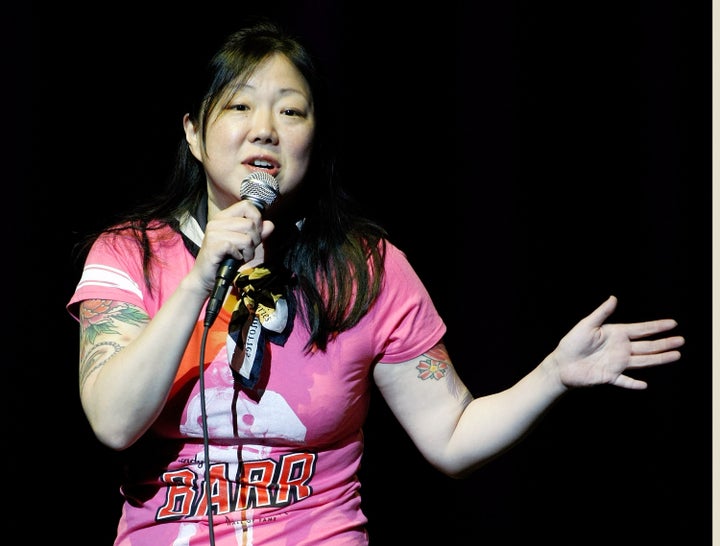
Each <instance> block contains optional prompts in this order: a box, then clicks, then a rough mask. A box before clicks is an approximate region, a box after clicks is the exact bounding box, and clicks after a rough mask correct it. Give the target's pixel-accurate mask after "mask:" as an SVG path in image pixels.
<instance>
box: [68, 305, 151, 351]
mask: <svg viewBox="0 0 720 546" xmlns="http://www.w3.org/2000/svg"><path fill="white" fill-rule="evenodd" d="M116 320H119V321H120V322H125V323H127V324H143V323H146V322H148V320H149V318H148V316H147V315H145V314H144V313H141V312H139V311H138V309H137V308H136V307H134V306H131V305H128V304H127V303H122V302H114V301H112V300H87V301H85V302H83V304H82V305H81V306H80V322H81V324H82V330H83V335H84V336H85V340H86V341H87V342H88V343H91V344H92V343H94V342H95V338H96V337H97V336H98V335H100V334H118V333H119V332H118V331H117V330H116V329H115V328H114V327H113V321H116Z"/></svg>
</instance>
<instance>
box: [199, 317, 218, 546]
mask: <svg viewBox="0 0 720 546" xmlns="http://www.w3.org/2000/svg"><path fill="white" fill-rule="evenodd" d="M209 331H210V326H209V325H207V324H206V325H205V328H203V335H202V341H201V343H200V416H201V418H202V431H203V453H204V457H205V495H206V496H207V511H208V534H209V538H210V546H215V527H214V523H213V507H212V483H211V482H210V440H209V438H208V426H207V408H206V405H205V345H206V342H207V336H208V332H209Z"/></svg>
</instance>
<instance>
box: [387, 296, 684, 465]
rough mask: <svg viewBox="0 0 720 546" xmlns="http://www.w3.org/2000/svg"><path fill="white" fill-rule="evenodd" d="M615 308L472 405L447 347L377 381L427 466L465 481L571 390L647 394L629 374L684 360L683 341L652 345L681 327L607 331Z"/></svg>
mask: <svg viewBox="0 0 720 546" xmlns="http://www.w3.org/2000/svg"><path fill="white" fill-rule="evenodd" d="M616 304H617V300H616V298H615V297H614V296H612V297H610V298H608V300H606V301H605V302H604V303H603V304H602V305H600V307H598V308H597V309H596V310H595V311H593V313H591V314H590V315H588V316H587V317H585V318H584V319H582V320H581V321H580V322H578V323H577V325H575V327H573V328H572V330H570V332H568V333H567V334H566V335H565V337H563V338H562V339H561V340H560V343H559V344H558V346H557V347H556V348H555V350H554V351H553V352H552V353H550V354H549V355H548V356H547V357H546V358H545V359H544V360H543V361H542V362H541V363H540V364H539V365H538V366H537V367H536V368H535V369H533V370H532V371H531V372H530V373H529V374H528V375H526V376H525V377H524V378H522V379H521V380H520V381H518V382H517V383H516V384H515V385H513V386H512V387H510V388H508V389H506V390H503V391H501V392H498V393H495V394H491V395H488V396H482V397H478V398H473V397H472V395H471V394H470V392H469V391H468V389H467V387H466V386H465V385H464V384H463V383H462V381H461V380H460V378H459V377H458V375H457V373H456V372H455V369H454V367H453V365H452V363H451V361H450V358H449V356H448V354H447V351H446V349H445V347H444V345H443V344H442V343H440V344H438V345H436V346H435V347H434V348H433V349H431V350H430V351H428V352H427V353H425V354H423V355H420V356H418V357H417V358H414V359H412V360H409V361H407V362H404V363H400V364H383V363H380V364H378V365H377V366H376V368H375V374H374V378H375V381H376V383H377V385H378V388H379V389H380V392H382V394H383V397H384V398H385V400H386V401H387V403H388V405H389V407H390V408H391V410H392V411H393V413H394V414H395V416H396V417H397V419H398V421H399V422H400V424H401V425H402V426H403V428H404V429H405V430H406V431H407V432H408V434H409V435H410V437H411V438H412V440H413V442H414V443H415V445H416V446H417V447H418V449H419V450H420V451H421V453H422V454H423V455H424V456H425V458H427V460H428V461H429V462H430V463H431V464H433V465H434V466H435V467H437V468H438V469H439V470H441V471H442V472H445V473H446V474H448V475H450V476H454V477H461V476H463V475H465V474H467V473H469V472H471V471H472V470H474V469H476V468H478V467H479V466H481V465H482V464H483V463H485V462H487V461H489V460H490V459H492V458H493V457H495V456H497V455H499V454H500V453H502V452H503V451H504V450H506V449H508V448H509V447H511V446H512V445H514V444H515V443H516V442H517V441H518V440H520V439H521V438H522V437H523V435H524V434H525V433H526V432H527V431H528V430H529V428H530V427H531V426H532V425H533V424H534V423H535V422H536V421H537V420H538V419H539V418H540V416H541V415H542V414H543V413H544V412H545V411H546V410H547V409H548V408H549V407H550V406H551V405H552V404H553V403H554V402H555V401H556V400H557V399H558V398H559V397H560V396H561V395H562V394H563V393H564V392H566V391H567V390H568V389H569V388H576V387H584V386H592V385H599V384H611V385H616V386H618V387H622V388H628V389H644V388H646V387H647V384H646V383H645V382H643V381H639V380H636V379H632V378H630V377H628V376H627V375H625V371H626V370H632V369H638V368H644V367H648V366H655V365H660V364H666V363H669V362H674V361H676V360H678V359H679V358H680V353H679V351H677V350H676V349H677V348H678V347H680V346H682V345H683V343H684V339H683V338H682V337H680V336H673V337H665V338H660V339H656V340H647V339H645V338H647V337H648V336H652V335H654V334H660V333H662V332H666V331H668V330H671V329H673V328H674V327H675V326H676V322H675V321H674V320H671V319H664V320H656V321H648V322H639V323H631V324H604V322H605V320H606V319H607V318H608V317H609V316H610V314H612V312H613V311H614V310H615V306H616ZM428 370H429V371H430V372H432V373H427V372H428Z"/></svg>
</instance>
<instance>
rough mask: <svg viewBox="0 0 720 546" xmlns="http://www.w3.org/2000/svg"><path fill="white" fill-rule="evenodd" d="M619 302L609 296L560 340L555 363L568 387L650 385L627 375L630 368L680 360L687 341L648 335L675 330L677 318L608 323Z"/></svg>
mask: <svg viewBox="0 0 720 546" xmlns="http://www.w3.org/2000/svg"><path fill="white" fill-rule="evenodd" d="M616 306H617V298H616V297H615V296H610V297H609V298H608V299H607V300H605V302H603V304H602V305H600V307H598V308H597V309H595V311H593V312H592V313H591V314H590V315H588V316H587V317H585V318H584V319H582V320H581V321H580V322H578V323H577V324H576V325H575V326H574V327H573V328H572V330H570V331H569V332H568V333H567V334H566V335H565V337H563V338H562V339H561V340H560V343H559V344H558V346H557V348H556V349H555V351H554V352H553V354H552V355H551V361H553V362H554V364H555V370H556V371H557V373H558V377H559V379H560V381H561V382H562V383H563V385H565V386H566V387H585V386H590V385H598V384H610V385H615V386H617V387H622V388H625V389H636V390H638V389H645V388H647V383H646V382H645V381H641V380H638V379H633V378H631V377H628V376H627V375H625V371H626V370H634V369H639V368H647V367H650V366H657V365H660V364H668V363H670V362H675V361H676V360H678V359H679V358H680V351H678V350H676V349H677V348H678V347H681V346H682V345H683V344H684V343H685V339H684V338H683V337H682V336H672V337H663V338H658V339H647V338H648V337H650V336H653V335H654V334H659V333H662V332H666V331H668V330H672V329H673V328H675V327H676V326H677V322H675V321H674V320H673V319H661V320H652V321H647V322H633V323H629V324H605V320H606V319H607V318H608V317H609V316H610V315H611V314H612V313H613V311H615V308H616Z"/></svg>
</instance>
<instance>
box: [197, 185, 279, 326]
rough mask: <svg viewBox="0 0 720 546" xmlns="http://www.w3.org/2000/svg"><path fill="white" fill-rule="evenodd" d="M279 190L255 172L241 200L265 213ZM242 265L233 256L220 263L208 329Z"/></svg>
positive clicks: (208, 310) (207, 312) (207, 316)
mask: <svg viewBox="0 0 720 546" xmlns="http://www.w3.org/2000/svg"><path fill="white" fill-rule="evenodd" d="M279 190H280V185H279V184H278V182H277V180H275V177H274V176H272V175H270V174H268V173H266V172H265V171H253V172H252V173H250V175H249V176H247V177H245V178H244V179H243V181H242V182H241V184H240V200H241V201H242V200H247V201H250V202H251V203H252V204H253V205H255V206H256V207H257V208H258V210H259V211H260V212H264V211H265V209H266V208H267V207H269V206H270V205H272V203H273V201H275V199H276V198H277V196H278V193H279ZM241 265H242V263H241V261H240V260H238V259H237V258H233V257H232V256H227V257H226V258H225V259H224V260H223V261H222V262H220V266H219V267H218V270H217V274H216V275H215V287H214V288H213V291H212V292H211V294H210V299H209V300H208V304H207V308H206V310H205V327H206V328H209V327H210V326H212V323H213V322H215V319H216V318H217V316H218V313H220V309H221V308H222V305H223V302H224V301H225V295H226V294H227V291H228V289H229V288H230V285H232V282H233V279H234V278H235V274H236V273H237V270H238V269H239V268H240V266H241Z"/></svg>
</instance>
